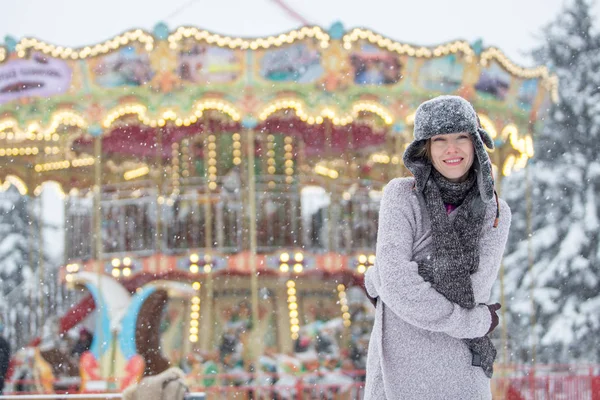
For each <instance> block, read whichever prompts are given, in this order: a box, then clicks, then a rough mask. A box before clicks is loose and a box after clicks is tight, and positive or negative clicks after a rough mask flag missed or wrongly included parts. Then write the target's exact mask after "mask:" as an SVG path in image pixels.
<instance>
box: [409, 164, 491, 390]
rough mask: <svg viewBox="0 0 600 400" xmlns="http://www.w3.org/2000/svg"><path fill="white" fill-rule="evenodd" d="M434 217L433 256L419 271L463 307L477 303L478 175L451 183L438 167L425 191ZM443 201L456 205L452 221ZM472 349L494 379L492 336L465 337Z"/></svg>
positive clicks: (476, 363)
mask: <svg viewBox="0 0 600 400" xmlns="http://www.w3.org/2000/svg"><path fill="white" fill-rule="evenodd" d="M423 195H424V197H425V203H426V205H427V211H428V213H429V218H430V220H431V233H432V241H433V256H432V257H431V259H430V260H429V261H428V262H426V263H424V264H423V265H419V274H420V275H421V276H422V277H423V278H424V279H425V280H426V281H428V282H430V283H431V284H432V286H433V287H434V288H435V289H436V290H437V291H438V292H439V293H440V294H442V295H443V296H444V297H446V298H447V299H448V300H450V301H451V302H453V303H456V304H458V305H459V306H461V307H463V308H469V309H471V308H474V307H475V306H476V304H475V299H474V295H473V286H472V283H471V274H473V273H474V272H475V271H477V268H478V266H479V236H480V234H481V228H482V227H483V220H484V217H485V204H484V203H483V201H482V200H481V196H480V195H479V189H478V186H477V184H476V174H475V173H473V170H471V173H470V174H469V176H468V178H467V179H466V180H465V181H463V182H458V183H454V182H450V181H448V180H447V179H445V178H444V177H443V176H442V175H441V174H440V173H439V172H438V171H437V170H436V169H435V168H432V171H431V174H430V176H429V179H428V181H427V184H426V185H425V188H424V190H423ZM444 204H452V205H453V206H456V207H457V208H456V210H455V212H456V215H455V217H454V220H453V221H452V222H451V221H450V218H449V216H448V213H447V212H446V207H445V205H444ZM463 341H464V342H465V343H466V344H467V346H468V347H469V350H471V354H472V356H473V359H472V365H474V366H479V367H481V368H483V371H484V372H485V374H486V375H487V376H488V377H489V378H491V377H492V374H493V364H494V359H495V358H496V349H495V348H494V345H493V344H492V341H491V340H490V338H489V337H487V336H484V337H481V338H476V339H463Z"/></svg>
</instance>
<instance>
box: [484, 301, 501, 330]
mask: <svg viewBox="0 0 600 400" xmlns="http://www.w3.org/2000/svg"><path fill="white" fill-rule="evenodd" d="M487 307H488V310H490V314H491V315H492V323H491V324H490V329H489V330H488V331H487V333H486V335H488V334H490V333H491V332H492V331H493V330H494V329H496V327H497V326H498V323H499V322H500V318H498V314H497V313H496V311H498V310H499V309H500V307H502V306H501V305H500V303H494V304H489V305H488V306H487Z"/></svg>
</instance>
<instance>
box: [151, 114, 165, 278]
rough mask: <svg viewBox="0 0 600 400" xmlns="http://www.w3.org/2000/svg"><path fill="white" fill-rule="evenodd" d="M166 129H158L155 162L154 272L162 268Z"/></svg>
mask: <svg viewBox="0 0 600 400" xmlns="http://www.w3.org/2000/svg"><path fill="white" fill-rule="evenodd" d="M164 129H166V125H165V126H163V127H159V128H158V129H157V131H156V156H155V158H154V162H155V163H156V169H157V171H158V175H157V177H156V198H157V200H160V201H157V204H156V205H157V207H156V235H155V241H154V251H155V255H154V262H153V264H154V265H153V267H154V272H158V271H160V270H161V268H162V265H161V264H162V241H163V234H162V233H163V232H162V231H163V221H162V207H161V202H162V203H163V204H164V199H163V178H164V172H163V130H164Z"/></svg>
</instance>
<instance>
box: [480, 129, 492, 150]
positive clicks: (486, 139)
mask: <svg viewBox="0 0 600 400" xmlns="http://www.w3.org/2000/svg"><path fill="white" fill-rule="evenodd" d="M477 133H478V134H479V137H480V138H481V141H482V142H483V144H485V146H486V147H487V148H488V149H490V150H491V149H493V148H494V140H493V139H492V137H491V136H490V134H489V133H487V131H486V130H485V129H483V128H481V127H479V128H477Z"/></svg>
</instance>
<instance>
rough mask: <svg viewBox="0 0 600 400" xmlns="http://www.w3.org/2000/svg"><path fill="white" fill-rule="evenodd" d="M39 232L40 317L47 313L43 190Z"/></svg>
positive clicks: (41, 193)
mask: <svg viewBox="0 0 600 400" xmlns="http://www.w3.org/2000/svg"><path fill="white" fill-rule="evenodd" d="M38 223H39V231H38V232H39V233H38V280H39V287H40V291H41V292H40V304H39V310H40V311H41V315H42V317H43V316H44V315H47V314H46V312H45V310H44V303H45V301H44V296H45V293H44V292H45V291H44V290H43V289H44V287H45V286H46V282H45V279H44V275H45V266H44V192H43V191H42V190H40V195H39V213H38Z"/></svg>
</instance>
